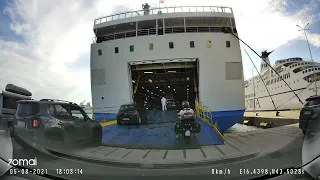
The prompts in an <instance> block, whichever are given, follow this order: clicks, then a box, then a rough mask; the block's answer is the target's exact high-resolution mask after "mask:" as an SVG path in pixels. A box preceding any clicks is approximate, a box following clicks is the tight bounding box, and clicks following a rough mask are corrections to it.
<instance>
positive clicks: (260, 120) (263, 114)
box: [240, 110, 300, 127]
mask: <svg viewBox="0 0 320 180" xmlns="http://www.w3.org/2000/svg"><path fill="white" fill-rule="evenodd" d="M256 114H257V115H256ZM299 115H300V110H294V111H279V116H276V111H260V112H245V114H244V116H243V119H242V120H241V121H240V123H244V124H248V125H251V126H257V127H261V126H268V127H278V126H285V125H290V124H295V123H299Z"/></svg>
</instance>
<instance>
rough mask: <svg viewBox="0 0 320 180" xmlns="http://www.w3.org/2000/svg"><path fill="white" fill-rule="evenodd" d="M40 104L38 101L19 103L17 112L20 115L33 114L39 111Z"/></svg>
mask: <svg viewBox="0 0 320 180" xmlns="http://www.w3.org/2000/svg"><path fill="white" fill-rule="evenodd" d="M38 110H39V104H37V103H18V107H17V112H16V114H17V115H18V116H32V115H35V114H36V113H38Z"/></svg>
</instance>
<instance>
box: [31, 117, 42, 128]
mask: <svg viewBox="0 0 320 180" xmlns="http://www.w3.org/2000/svg"><path fill="white" fill-rule="evenodd" d="M39 125H40V121H39V120H37V119H34V120H32V127H38V126H39Z"/></svg>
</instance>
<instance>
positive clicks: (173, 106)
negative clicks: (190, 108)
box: [167, 99, 181, 110]
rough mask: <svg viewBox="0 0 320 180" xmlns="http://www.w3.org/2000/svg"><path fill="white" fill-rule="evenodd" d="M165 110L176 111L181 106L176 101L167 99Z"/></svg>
mask: <svg viewBox="0 0 320 180" xmlns="http://www.w3.org/2000/svg"><path fill="white" fill-rule="evenodd" d="M167 109H168V110H178V109H181V105H180V103H179V102H178V101H176V100H174V99H168V100H167Z"/></svg>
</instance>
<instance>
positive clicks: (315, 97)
mask: <svg viewBox="0 0 320 180" xmlns="http://www.w3.org/2000/svg"><path fill="white" fill-rule="evenodd" d="M316 99H320V96H317V95H314V96H310V97H308V98H307V99H306V101H312V100H316Z"/></svg>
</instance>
